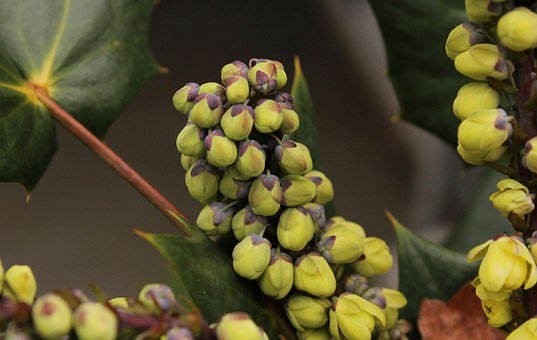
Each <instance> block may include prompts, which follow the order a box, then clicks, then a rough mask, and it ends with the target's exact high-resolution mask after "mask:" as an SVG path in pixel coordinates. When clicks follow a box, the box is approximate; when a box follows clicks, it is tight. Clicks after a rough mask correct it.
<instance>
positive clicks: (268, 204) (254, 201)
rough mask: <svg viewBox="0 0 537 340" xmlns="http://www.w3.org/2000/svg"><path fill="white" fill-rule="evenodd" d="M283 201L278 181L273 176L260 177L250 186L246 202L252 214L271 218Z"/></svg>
mask: <svg viewBox="0 0 537 340" xmlns="http://www.w3.org/2000/svg"><path fill="white" fill-rule="evenodd" d="M282 199H283V191H282V188H281V187H280V180H279V179H278V177H276V176H274V175H264V174H263V175H260V176H259V177H258V178H257V179H256V180H255V181H254V183H253V184H252V187H251V188H250V193H249V194H248V202H249V203H250V206H251V207H252V210H253V212H254V213H256V214H258V215H263V216H272V215H274V214H276V213H277V212H278V210H279V209H280V205H281V202H282Z"/></svg>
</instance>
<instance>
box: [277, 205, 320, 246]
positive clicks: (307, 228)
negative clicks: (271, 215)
mask: <svg viewBox="0 0 537 340" xmlns="http://www.w3.org/2000/svg"><path fill="white" fill-rule="evenodd" d="M276 232H277V234H278V241H279V242H280V244H281V245H282V246H283V247H285V248H287V249H289V250H294V251H299V250H302V249H304V247H305V246H306V244H308V242H309V241H311V239H312V238H313V235H314V234H315V227H314V225H313V220H312V219H311V215H310V214H309V212H308V210H306V209H305V208H304V207H296V208H288V209H286V210H285V211H284V212H283V213H282V215H281V216H280V220H279V222H278V228H277V230H276Z"/></svg>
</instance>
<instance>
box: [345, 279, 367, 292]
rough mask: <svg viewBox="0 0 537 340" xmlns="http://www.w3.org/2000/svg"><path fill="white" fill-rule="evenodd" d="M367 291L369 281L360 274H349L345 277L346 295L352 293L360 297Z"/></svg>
mask: <svg viewBox="0 0 537 340" xmlns="http://www.w3.org/2000/svg"><path fill="white" fill-rule="evenodd" d="M368 289H369V280H368V279H367V277H365V276H362V275H360V274H351V275H349V276H347V279H346V280H345V291H346V292H348V293H354V294H357V295H362V294H363V293H364V292H365V291H366V290H368Z"/></svg>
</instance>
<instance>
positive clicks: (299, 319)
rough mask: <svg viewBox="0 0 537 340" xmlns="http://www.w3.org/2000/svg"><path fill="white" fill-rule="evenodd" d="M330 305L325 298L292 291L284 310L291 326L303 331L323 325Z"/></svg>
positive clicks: (326, 320) (326, 319)
mask: <svg viewBox="0 0 537 340" xmlns="http://www.w3.org/2000/svg"><path fill="white" fill-rule="evenodd" d="M330 305H331V304H330V301H328V300H327V299H324V298H318V297H309V296H307V295H302V294H298V293H294V294H293V295H291V297H290V298H289V300H288V301H287V303H286V304H285V312H286V314H287V317H288V318H289V321H290V322H291V324H292V325H293V327H295V328H296V329H297V330H299V331H303V330H304V329H305V328H319V327H322V326H324V325H325V324H326V323H327V322H328V307H330Z"/></svg>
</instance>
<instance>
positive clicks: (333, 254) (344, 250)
mask: <svg viewBox="0 0 537 340" xmlns="http://www.w3.org/2000/svg"><path fill="white" fill-rule="evenodd" d="M317 250H318V251H319V252H320V253H321V254H322V255H323V257H324V258H325V259H326V260H327V261H328V262H330V263H351V262H354V261H357V260H358V259H359V258H360V256H362V254H363V252H364V237H363V236H361V235H359V234H357V233H356V232H355V231H354V230H353V229H352V228H351V227H348V225H347V224H343V223H340V224H335V225H333V226H332V227H331V228H329V229H328V230H327V231H325V232H324V233H323V234H322V236H321V240H320V241H319V243H317Z"/></svg>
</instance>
